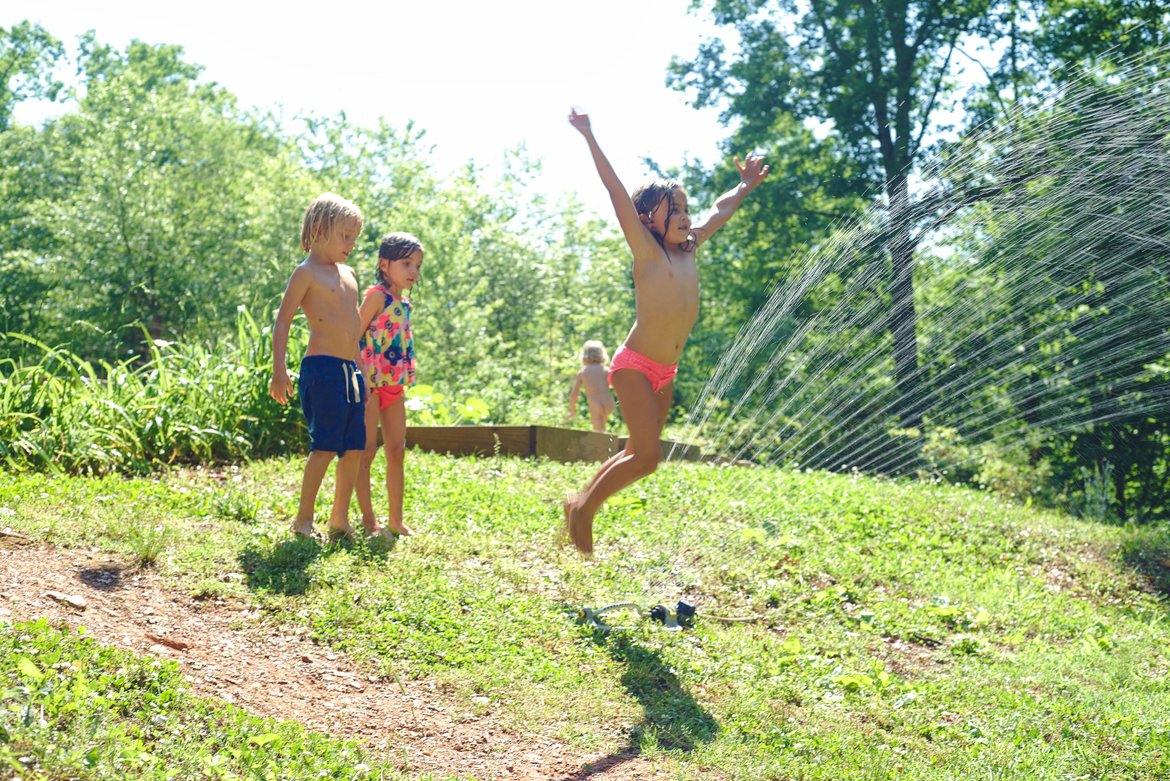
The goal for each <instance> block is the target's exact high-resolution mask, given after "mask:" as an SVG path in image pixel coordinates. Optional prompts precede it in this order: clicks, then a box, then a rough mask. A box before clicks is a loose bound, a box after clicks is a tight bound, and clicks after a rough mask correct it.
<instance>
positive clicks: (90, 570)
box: [77, 564, 124, 591]
mask: <svg viewBox="0 0 1170 781" xmlns="http://www.w3.org/2000/svg"><path fill="white" fill-rule="evenodd" d="M123 569H124V568H123V567H121V566H119V565H117V564H110V565H107V566H105V567H85V568H82V569H80V570H78V571H77V579H78V580H80V581H81V582H82V583H84V584H85V585H87V586H89V587H90V588H92V589H94V590H95V591H117V590H118V589H120V588H122V571H123Z"/></svg>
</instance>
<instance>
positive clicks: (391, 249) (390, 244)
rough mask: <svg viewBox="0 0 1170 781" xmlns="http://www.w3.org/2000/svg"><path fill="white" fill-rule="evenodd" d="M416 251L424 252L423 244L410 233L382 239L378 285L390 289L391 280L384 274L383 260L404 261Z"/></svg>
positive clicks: (377, 271)
mask: <svg viewBox="0 0 1170 781" xmlns="http://www.w3.org/2000/svg"><path fill="white" fill-rule="evenodd" d="M415 251H418V252H422V251H423V245H422V242H421V241H419V240H418V238H417V237H415V236H414V235H413V234H410V233H401V232H399V233H387V234H386V235H385V236H383V237H382V243H381V244H380V245H379V246H378V261H379V263H378V266H377V268H376V270H375V274H376V275H377V277H378V284H379V285H381V286H382V287H390V280H388V279H386V275H385V274H383V273H382V263H381V260H382V259H383V258H385V259H386V260H391V261H393V260H402V259H403V258H409V257H410V256H411V255H412V254H414V252H415Z"/></svg>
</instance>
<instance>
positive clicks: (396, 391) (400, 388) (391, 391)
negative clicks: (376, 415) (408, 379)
mask: <svg viewBox="0 0 1170 781" xmlns="http://www.w3.org/2000/svg"><path fill="white" fill-rule="evenodd" d="M374 395H375V396H376V397H377V398H378V409H386V408H387V407H389V406H390V405H391V404H393V403H394V402H396V401H402V400H403V399H404V398H406V386H405V385H379V386H378V387H376V388H374Z"/></svg>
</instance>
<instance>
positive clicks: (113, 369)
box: [0, 309, 303, 474]
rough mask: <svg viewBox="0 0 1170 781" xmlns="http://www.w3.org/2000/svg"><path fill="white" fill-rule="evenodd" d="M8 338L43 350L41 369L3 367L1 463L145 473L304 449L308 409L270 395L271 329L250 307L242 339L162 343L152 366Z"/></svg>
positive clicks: (242, 316)
mask: <svg viewBox="0 0 1170 781" xmlns="http://www.w3.org/2000/svg"><path fill="white" fill-rule="evenodd" d="M7 339H9V340H14V339H19V340H21V341H24V342H25V343H26V344H28V345H31V346H32V347H35V348H37V349H39V350H40V351H41V357H40V360H38V361H36V362H28V363H26V362H24V361H23V360H20V359H10V360H8V361H6V362H4V363H0V377H2V378H3V382H0V459H2V460H3V462H4V463H5V464H6V466H7V467H8V468H12V469H26V468H30V467H31V468H34V469H51V470H64V471H68V472H80V473H85V474H103V473H107V472H112V471H143V470H149V469H154V468H157V467H158V466H160V465H164V464H174V463H189V462H199V463H203V462H207V461H220V460H240V459H244V458H250V457H253V456H257V455H263V454H271V453H274V452H287V450H288V449H290V448H299V447H300V446H301V444H302V442H301V440H302V439H303V435H302V428H303V424H302V421H301V416H300V411H299V409H297V408H296V405H295V404H292V405H287V406H283V407H282V406H279V405H277V404H275V403H274V402H273V401H272V399H271V398H269V396H268V381H269V378H270V377H271V374H272V344H271V338H270V336H269V335H268V329H267V328H266V327H265V328H261V327H260V326H259V325H258V324H257V323H256V321H255V320H253V319H252V317H251V315H250V314H249V313H248V312H247V311H245V310H243V309H240V311H239V312H238V313H237V327H236V333H235V339H234V340H231V341H228V340H224V341H222V342H221V343H219V344H218V345H217V346H215V347H211V346H204V345H201V344H197V343H194V344H192V343H179V342H165V341H161V340H159V341H156V342H154V343H153V344H151V346H150V348H149V350H150V352H149V356H150V359H149V361H148V362H146V363H138V362H136V361H123V362H120V363H116V364H111V363H106V362H98V363H91V362H89V361H85V360H84V359H82V358H80V357H79V356H77V355H76V354H74V353H71V352H69V351H67V350H64V349H58V348H54V347H51V346H49V345H45V344H43V343H37V342H34V341H32V340H30V339H28V338H27V337H21V336H19V335H8V337H7ZM295 344H296V345H298V346H300V345H302V344H303V341H297V342H295Z"/></svg>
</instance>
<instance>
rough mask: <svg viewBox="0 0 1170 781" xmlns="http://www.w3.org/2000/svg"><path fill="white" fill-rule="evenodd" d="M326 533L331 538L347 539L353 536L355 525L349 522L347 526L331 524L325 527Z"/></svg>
mask: <svg viewBox="0 0 1170 781" xmlns="http://www.w3.org/2000/svg"><path fill="white" fill-rule="evenodd" d="M325 533H326V534H328V535H329V539H331V540H347V539H349V538H350V537H352V536H353V527H352V526H350V525H349V524H348V523H347V524H346V525H345V526H334V525H333V524H329V525H328V526H326V527H325Z"/></svg>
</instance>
